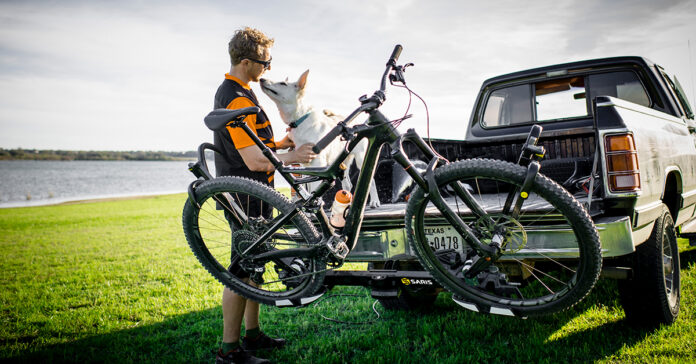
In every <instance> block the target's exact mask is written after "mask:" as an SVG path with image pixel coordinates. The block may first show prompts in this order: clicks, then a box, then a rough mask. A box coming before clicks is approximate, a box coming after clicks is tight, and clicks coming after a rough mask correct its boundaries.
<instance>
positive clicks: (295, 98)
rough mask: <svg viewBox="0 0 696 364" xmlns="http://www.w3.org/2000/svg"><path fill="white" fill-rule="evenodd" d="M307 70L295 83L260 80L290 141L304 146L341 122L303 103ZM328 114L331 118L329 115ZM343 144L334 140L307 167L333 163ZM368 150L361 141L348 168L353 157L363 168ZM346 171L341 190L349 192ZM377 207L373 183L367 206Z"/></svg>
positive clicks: (348, 160) (312, 187)
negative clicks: (274, 105)
mask: <svg viewBox="0 0 696 364" xmlns="http://www.w3.org/2000/svg"><path fill="white" fill-rule="evenodd" d="M308 74H309V70H307V71H305V72H304V73H303V74H302V76H300V78H299V80H297V82H288V81H287V79H286V80H285V81H283V82H273V81H269V80H267V79H261V81H260V83H261V90H263V92H264V93H265V94H266V95H268V97H270V98H271V100H273V101H274V102H275V103H276V105H277V106H278V111H280V117H281V118H282V119H283V121H284V122H285V124H288V126H289V127H290V131H289V133H288V135H289V137H290V139H291V140H292V141H293V142H294V143H295V145H302V144H305V143H313V144H316V143H317V142H318V141H319V140H320V139H321V138H322V137H323V136H324V135H326V134H327V133H328V132H329V130H331V129H332V128H333V127H334V126H336V123H337V122H338V121H340V119H338V118H337V117H336V116H335V115H331V114H329V113H328V112H322V111H316V110H314V108H313V107H312V106H310V105H306V104H305V103H304V100H303V97H304V90H305V86H306V85H307V75H308ZM329 115H331V116H329ZM345 145H346V142H345V141H342V140H340V137H338V138H336V139H335V140H334V141H333V142H332V143H331V144H329V145H328V146H327V147H326V148H324V150H323V151H322V152H321V153H320V154H319V155H318V156H317V157H316V158H315V159H314V160H312V162H310V163H309V164H306V166H313V167H325V166H328V165H329V164H331V163H333V162H334V161H335V160H336V159H337V158H338V156H339V155H340V154H341V152H342V151H343V150H344V148H345ZM366 150H367V140H363V141H362V142H360V143H359V144H358V145H357V146H356V147H355V149H353V151H352V153H351V154H350V155H349V156H348V158H347V159H346V161H345V162H344V163H345V165H346V166H348V167H350V165H351V164H352V163H351V162H352V160H353V158H355V161H356V162H357V165H358V168H361V167H362V163H363V160H364V158H365V151H366ZM348 176H349V173H348V170H346V171H345V173H344V177H343V185H342V187H343V189H345V190H350V189H351V188H352V184H351V182H350V178H349V177H348ZM316 186H317V184H314V185H313V186H309V188H310V189H312V190H313V189H314V188H316ZM378 206H380V202H379V197H378V196H377V187H376V186H375V183H374V181H373V182H372V183H371V184H370V207H373V208H374V207H378Z"/></svg>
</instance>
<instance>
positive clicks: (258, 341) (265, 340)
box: [242, 332, 285, 351]
mask: <svg viewBox="0 0 696 364" xmlns="http://www.w3.org/2000/svg"><path fill="white" fill-rule="evenodd" d="M283 346H285V339H273V338H271V337H268V335H266V334H264V333H263V332H262V333H261V334H259V336H257V337H256V338H254V339H249V338H247V337H246V336H245V337H243V338H242V348H244V350H248V351H256V350H270V349H280V348H282V347H283Z"/></svg>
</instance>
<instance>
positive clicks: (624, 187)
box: [604, 134, 640, 192]
mask: <svg viewBox="0 0 696 364" xmlns="http://www.w3.org/2000/svg"><path fill="white" fill-rule="evenodd" d="M604 140H605V147H606V157H607V175H608V177H609V190H610V191H612V192H629V191H638V190H640V170H639V169H638V151H637V150H636V144H635V142H634V141H633V135H631V134H621V135H609V136H607V137H606V138H605V139H604Z"/></svg>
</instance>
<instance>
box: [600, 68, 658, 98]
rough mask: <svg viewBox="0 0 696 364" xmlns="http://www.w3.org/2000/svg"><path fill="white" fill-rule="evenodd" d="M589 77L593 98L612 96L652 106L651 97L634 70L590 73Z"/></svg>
mask: <svg viewBox="0 0 696 364" xmlns="http://www.w3.org/2000/svg"><path fill="white" fill-rule="evenodd" d="M589 78H590V79H589V82H590V85H589V86H590V99H591V100H594V98H595V97H597V96H612V97H616V98H619V99H622V100H626V101H629V102H632V103H635V104H638V105H643V106H646V107H650V98H649V97H648V94H647V93H646V92H645V88H644V87H643V84H642V83H640V80H639V79H638V75H636V74H635V73H634V72H631V71H620V72H611V73H599V74H594V75H590V76H589Z"/></svg>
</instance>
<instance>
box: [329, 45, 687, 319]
mask: <svg viewBox="0 0 696 364" xmlns="http://www.w3.org/2000/svg"><path fill="white" fill-rule="evenodd" d="M533 124H540V125H542V126H543V128H544V129H543V134H542V135H541V138H540V145H543V146H544V148H545V149H546V155H545V157H544V159H543V160H542V161H541V166H542V167H541V173H543V174H545V175H546V176H548V177H550V178H551V179H553V180H555V181H556V182H558V183H559V184H561V185H562V186H563V187H565V188H566V189H567V190H568V191H569V192H570V193H571V194H573V195H574V196H575V198H576V199H578V200H579V201H581V202H583V203H584V204H585V207H586V208H587V209H588V211H589V212H590V215H591V216H592V218H593V220H594V222H595V224H596V226H597V229H598V231H599V233H600V239H601V244H602V254H603V258H604V259H603V260H604V261H603V270H602V277H605V278H613V279H619V280H620V281H619V284H618V290H619V297H620V302H621V304H622V306H623V308H624V311H625V312H626V316H627V318H628V319H629V320H631V321H634V322H642V323H650V324H659V323H665V324H670V323H672V322H673V321H674V320H675V318H676V317H677V314H678V312H679V301H680V281H679V251H678V247H677V241H676V239H677V237H679V236H680V237H684V238H689V239H691V240H690V241H691V242H692V243H693V242H696V214H695V213H696V211H695V210H696V123H694V114H693V111H692V109H691V106H690V105H689V103H688V101H687V97H686V94H685V93H684V90H683V89H682V87H681V86H680V84H679V82H678V81H677V79H676V78H671V77H669V76H668V74H667V73H666V71H665V70H664V69H663V68H662V67H660V66H659V65H656V64H654V63H653V62H651V61H649V60H647V59H645V58H641V57H616V58H605V59H596V60H587V61H581V62H573V63H566V64H559V65H553V66H547V67H541V68H535V69H530V70H525V71H520V72H515V73H510V74H506V75H502V76H498V77H494V78H491V79H488V80H486V81H485V82H484V83H483V85H482V86H481V90H480V92H479V94H478V97H477V99H476V103H475V106H474V108H473V112H472V114H471V117H470V119H469V123H468V128H467V131H466V135H465V136H464V135H462V136H463V140H442V139H432V140H430V143H432V146H433V147H434V148H435V149H436V151H437V152H438V153H439V154H441V155H442V156H444V157H445V158H447V159H448V160H450V161H455V160H459V159H467V158H494V159H502V160H506V161H510V162H516V161H517V158H518V157H519V155H520V151H521V148H522V144H523V143H524V141H525V138H526V137H527V134H528V133H529V131H530V128H531V127H532V125H533ZM464 129H465V127H464V126H462V128H461V130H462V134H464ZM388 149H389V147H388V146H385V147H384V149H383V150H382V152H381V156H380V161H379V167H378V169H377V172H376V174H375V183H376V184H377V188H378V192H379V195H380V200H381V201H382V206H381V207H379V208H376V209H368V210H367V211H366V212H365V219H364V221H363V225H362V231H361V237H360V239H359V241H358V244H357V246H356V247H355V249H354V250H353V251H352V252H351V254H350V255H349V257H348V259H349V260H353V261H361V262H365V261H367V262H369V265H368V271H367V272H358V271H347V272H346V271H343V272H330V274H328V275H327V283H328V285H329V286H331V285H334V284H336V285H338V284H349V285H350V284H355V285H365V286H369V287H370V288H371V292H372V296H373V297H375V298H377V299H378V300H379V301H380V302H381V303H382V304H383V305H384V306H385V307H386V308H390V309H402V308H403V309H411V308H417V307H422V306H424V305H428V304H431V303H432V302H433V301H434V299H435V298H436V297H437V294H438V292H439V291H440V290H441V289H440V288H439V287H438V286H437V283H436V282H435V280H433V279H432V277H430V275H429V273H428V272H427V271H424V270H423V268H422V267H421V266H420V264H419V262H418V260H417V258H416V257H415V255H414V252H413V251H412V249H411V248H410V247H409V246H408V239H407V237H406V236H405V231H404V219H403V216H404V209H405V206H406V203H405V200H406V199H407V198H408V196H409V193H410V191H411V190H412V188H413V186H411V185H408V184H407V183H406V182H405V181H406V179H405V174H404V173H403V171H402V170H400V167H399V166H398V165H397V164H396V163H394V161H393V160H392V159H391V157H390V151H389V150H388ZM405 149H406V151H407V153H408V154H409V157H410V158H412V159H414V160H416V159H418V158H419V155H418V151H417V149H416V148H415V146H409V145H405ZM416 165H417V163H416ZM451 234H452V233H450V232H448V231H447V230H442V229H432V231H431V234H430V235H429V236H428V239H432V241H431V243H435V244H442V243H443V242H446V241H447V240H448V239H450V240H451V239H453V238H454V237H452V236H449V235H451Z"/></svg>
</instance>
